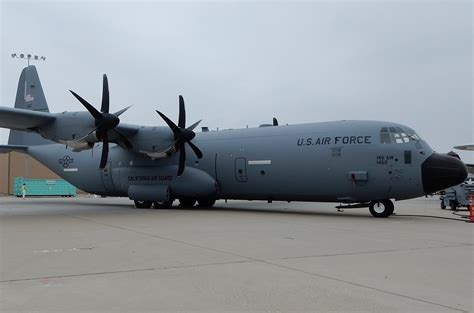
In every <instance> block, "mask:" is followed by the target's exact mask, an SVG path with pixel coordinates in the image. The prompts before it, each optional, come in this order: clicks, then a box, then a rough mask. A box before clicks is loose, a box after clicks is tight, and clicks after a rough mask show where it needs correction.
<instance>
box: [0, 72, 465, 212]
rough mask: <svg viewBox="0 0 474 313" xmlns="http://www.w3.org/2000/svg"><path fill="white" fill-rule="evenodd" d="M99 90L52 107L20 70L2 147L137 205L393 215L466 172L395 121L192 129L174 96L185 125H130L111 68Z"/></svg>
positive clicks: (32, 75) (4, 115) (0, 118)
mask: <svg viewBox="0 0 474 313" xmlns="http://www.w3.org/2000/svg"><path fill="white" fill-rule="evenodd" d="M102 90H103V93H102V103H101V107H100V111H99V110H98V109H97V108H96V107H95V106H93V105H92V104H90V103H89V102H88V101H86V100H84V99H83V98H82V97H81V96H79V95H78V94H76V93H75V92H73V91H71V93H72V95H73V96H74V97H75V98H76V99H77V100H79V102H80V103H81V104H82V105H83V106H84V107H85V108H86V109H87V111H84V112H62V113H49V109H48V105H47V103H46V99H45V97H44V94H43V90H42V87H41V83H40V80H39V77H38V74H37V71H36V68H35V67H34V66H28V67H26V68H24V69H23V71H22V73H21V76H20V80H19V83H18V90H17V94H16V102H15V108H9V107H0V127H4V128H9V129H11V130H12V131H11V133H10V137H9V142H8V145H3V146H0V152H3V153H6V152H9V151H20V152H23V153H27V154H29V155H31V156H32V157H34V158H35V159H37V160H38V161H39V162H41V163H42V164H44V165H45V166H47V167H48V168H50V169H51V170H52V171H54V172H55V173H56V174H58V175H59V176H61V177H63V178H64V179H65V180H67V181H69V182H70V183H72V184H73V185H75V186H77V187H78V188H80V189H82V190H84V191H86V192H90V193H93V194H99V195H107V196H122V197H129V198H130V199H131V200H134V201H135V205H136V207H138V208H150V207H152V206H154V207H155V208H169V207H170V206H171V205H172V203H173V200H175V199H179V202H180V204H181V205H183V206H193V205H194V204H195V203H196V202H198V204H199V205H200V206H212V205H213V204H214V202H215V201H216V199H247V200H267V201H269V202H271V201H324V202H338V203H341V206H340V207H346V208H352V207H354V208H355V207H368V208H369V210H370V212H371V214H372V215H373V216H375V217H387V216H390V215H391V214H392V213H393V210H394V205H393V202H392V201H391V199H395V200H402V199H409V198H414V197H419V196H422V195H425V194H429V193H433V192H435V191H438V190H441V189H444V188H447V187H450V186H454V185H457V184H459V183H461V182H463V181H464V179H465V178H466V176H467V172H466V167H465V165H464V164H463V163H462V162H461V161H460V160H458V159H457V158H453V157H451V156H448V155H445V154H440V153H436V152H434V151H433V150H432V149H431V148H430V146H429V145H428V144H427V143H426V142H425V141H424V140H423V139H421V138H420V137H419V136H418V135H417V134H416V132H415V131H414V130H413V129H411V128H409V127H407V126H404V125H400V124H395V123H391V122H382V121H335V122H322V123H310V124H300V125H281V126H278V123H277V122H276V120H274V123H273V124H272V125H264V126H265V127H257V128H245V129H235V130H221V131H204V130H205V128H203V131H202V132H195V131H194V129H195V128H196V127H197V125H198V124H199V121H198V122H196V123H194V124H192V125H190V126H186V125H188V124H187V121H186V113H185V105H184V99H183V97H181V96H179V117H178V123H174V122H173V121H172V120H171V119H169V118H168V117H167V116H166V115H164V114H163V113H162V112H159V111H156V112H157V113H158V115H159V116H160V117H161V118H162V119H163V120H164V121H165V123H166V125H167V126H156V127H148V126H139V125H129V124H124V123H121V122H120V119H119V116H120V115H121V114H123V113H124V112H125V111H126V110H127V109H128V107H126V108H124V109H121V110H119V111H117V112H115V113H111V111H110V105H109V88H108V82H107V77H106V76H105V75H104V76H103V87H102ZM158 115H157V117H158ZM84 150H91V151H89V152H88V153H87V152H84ZM97 150H100V153H99V151H97ZM81 151H83V152H81Z"/></svg>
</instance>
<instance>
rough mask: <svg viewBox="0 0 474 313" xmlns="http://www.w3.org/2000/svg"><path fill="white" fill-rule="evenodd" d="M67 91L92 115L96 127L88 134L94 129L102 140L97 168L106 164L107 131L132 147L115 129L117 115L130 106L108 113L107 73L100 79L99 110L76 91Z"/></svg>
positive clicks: (107, 152) (118, 120) (107, 154)
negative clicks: (100, 102) (100, 95)
mask: <svg viewBox="0 0 474 313" xmlns="http://www.w3.org/2000/svg"><path fill="white" fill-rule="evenodd" d="M69 91H70V92H71V93H72V95H73V96H74V97H76V99H77V100H79V102H80V103H81V104H82V105H83V106H84V107H85V108H86V109H87V111H89V113H90V114H91V115H92V117H94V120H95V126H96V128H95V129H93V130H92V131H91V132H89V134H91V133H93V132H94V131H95V132H96V135H97V138H98V139H99V140H101V141H102V155H101V157H100V165H99V169H104V168H105V166H106V165H107V159H108V156H109V134H108V133H109V131H112V132H114V133H115V134H116V135H117V137H119V138H120V141H121V142H123V144H124V145H125V146H126V147H127V148H128V149H131V148H132V143H131V142H130V141H129V140H128V139H127V137H126V136H125V135H123V134H122V133H120V131H118V130H117V129H116V127H117V125H118V124H119V123H120V119H119V116H120V115H121V114H123V113H124V112H125V111H127V110H128V109H129V108H130V106H128V107H126V108H124V109H122V110H120V111H118V112H116V113H112V114H111V113H109V109H110V105H109V102H110V99H109V83H108V80H107V75H105V74H104V76H103V80H102V104H101V107H100V112H99V111H98V110H97V109H96V108H94V107H93V106H92V105H91V104H90V103H89V102H87V101H86V100H84V99H83V98H82V97H81V96H79V95H78V94H77V93H75V92H74V91H72V90H69ZM89 134H88V135H89ZM86 137H87V135H86ZM84 138H85V137H84Z"/></svg>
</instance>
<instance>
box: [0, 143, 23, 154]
mask: <svg viewBox="0 0 474 313" xmlns="http://www.w3.org/2000/svg"><path fill="white" fill-rule="evenodd" d="M27 149H28V146H20V145H0V154H3V153H9V152H12V151H17V152H22V153H25V152H26V150H27Z"/></svg>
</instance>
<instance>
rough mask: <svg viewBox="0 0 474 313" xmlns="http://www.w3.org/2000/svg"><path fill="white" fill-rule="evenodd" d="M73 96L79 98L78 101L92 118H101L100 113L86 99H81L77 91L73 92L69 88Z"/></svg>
mask: <svg viewBox="0 0 474 313" xmlns="http://www.w3.org/2000/svg"><path fill="white" fill-rule="evenodd" d="M69 91H70V92H71V93H72V95H73V96H74V97H76V99H77V100H79V102H80V103H82V105H83V106H84V107H85V108H86V109H87V111H89V113H90V114H91V115H92V116H93V117H94V118H101V117H102V114H101V113H100V112H99V111H97V110H96V108H94V107H93V106H92V105H91V104H90V103H89V102H87V101H86V100H84V99H82V98H81V96H79V95H78V94H77V93H75V92H74V91H72V90H69Z"/></svg>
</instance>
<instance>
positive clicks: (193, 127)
mask: <svg viewBox="0 0 474 313" xmlns="http://www.w3.org/2000/svg"><path fill="white" fill-rule="evenodd" d="M201 121H202V120H199V121H197V122H196V123H194V124H193V125H191V126H189V127H188V128H186V129H187V130H193V129H195V128H196V127H197V126H198V125H199V123H201Z"/></svg>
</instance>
